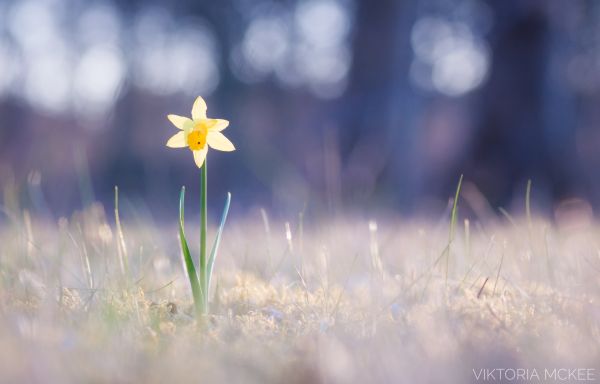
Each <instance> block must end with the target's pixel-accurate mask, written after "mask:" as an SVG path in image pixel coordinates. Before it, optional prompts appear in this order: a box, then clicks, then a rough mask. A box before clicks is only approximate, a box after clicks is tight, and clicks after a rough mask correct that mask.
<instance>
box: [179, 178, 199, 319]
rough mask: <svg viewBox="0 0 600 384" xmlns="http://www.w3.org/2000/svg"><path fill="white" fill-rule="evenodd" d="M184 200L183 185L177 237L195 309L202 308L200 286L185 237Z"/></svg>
mask: <svg viewBox="0 0 600 384" xmlns="http://www.w3.org/2000/svg"><path fill="white" fill-rule="evenodd" d="M184 201H185V187H181V194H180V195H179V239H180V240H181V251H182V252H183V260H184V261H185V268H186V271H187V274H188V278H189V279H190V286H191V287H192V296H193V297H194V305H195V307H196V311H198V312H200V311H201V310H202V297H203V296H202V288H201V287H200V282H199V281H198V274H197V273H196V267H195V266H194V261H193V260H192V256H191V255H190V249H189V247H188V244H187V241H186V239H185V232H184V229H183V226H184V215H183V211H184Z"/></svg>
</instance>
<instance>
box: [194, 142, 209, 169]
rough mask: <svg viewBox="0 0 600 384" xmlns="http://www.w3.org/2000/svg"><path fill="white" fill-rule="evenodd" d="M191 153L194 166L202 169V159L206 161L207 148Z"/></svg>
mask: <svg viewBox="0 0 600 384" xmlns="http://www.w3.org/2000/svg"><path fill="white" fill-rule="evenodd" d="M193 152H194V161H195V162H196V165H197V166H198V168H202V164H204V159H206V152H208V147H206V146H205V147H204V148H203V149H201V150H199V151H193Z"/></svg>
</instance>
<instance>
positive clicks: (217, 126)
mask: <svg viewBox="0 0 600 384" xmlns="http://www.w3.org/2000/svg"><path fill="white" fill-rule="evenodd" d="M207 120H208V129H209V130H210V131H216V132H220V131H222V130H224V129H225V128H227V127H228V126H229V121H227V120H223V119H207Z"/></svg>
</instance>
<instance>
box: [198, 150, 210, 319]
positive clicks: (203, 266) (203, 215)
mask: <svg viewBox="0 0 600 384" xmlns="http://www.w3.org/2000/svg"><path fill="white" fill-rule="evenodd" d="M206 160H207V159H204V165H203V166H202V170H201V181H200V285H201V286H202V295H203V296H204V297H203V300H202V301H203V308H202V310H203V312H204V313H208V260H207V259H206V227H207V225H208V219H207V209H206V201H207V198H206V195H207V171H206Z"/></svg>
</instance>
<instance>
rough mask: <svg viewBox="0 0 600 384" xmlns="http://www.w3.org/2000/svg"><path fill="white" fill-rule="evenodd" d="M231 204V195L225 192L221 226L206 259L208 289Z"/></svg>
mask: <svg viewBox="0 0 600 384" xmlns="http://www.w3.org/2000/svg"><path fill="white" fill-rule="evenodd" d="M230 204H231V193H229V192H227V199H226V200H225V208H223V214H222V215H221V224H219V230H218V232H217V236H216V237H215V242H214V243H213V246H212V249H211V250H210V257H209V258H208V286H209V287H210V279H211V277H212V272H213V267H214V265H215V258H216V257H217V252H218V250H219V243H220V242H221V235H222V234H223V228H224V227H225V221H226V220H227V214H228V213H229V205H230Z"/></svg>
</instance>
